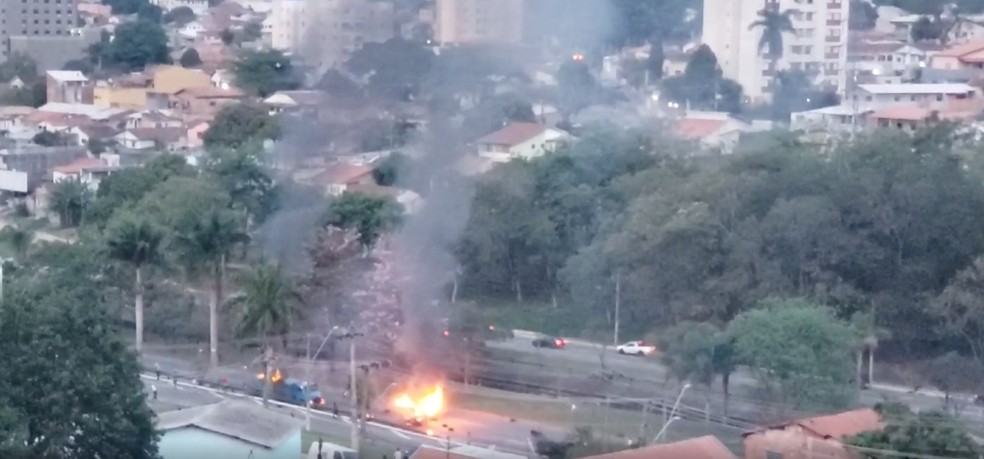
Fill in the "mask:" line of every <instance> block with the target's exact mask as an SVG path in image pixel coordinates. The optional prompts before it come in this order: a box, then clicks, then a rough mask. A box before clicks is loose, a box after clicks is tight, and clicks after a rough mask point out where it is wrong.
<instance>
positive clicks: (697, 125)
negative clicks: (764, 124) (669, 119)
mask: <svg viewBox="0 0 984 459" xmlns="http://www.w3.org/2000/svg"><path fill="white" fill-rule="evenodd" d="M751 130H752V126H751V125H749V124H747V123H745V122H742V121H739V120H737V119H735V118H733V117H732V116H731V115H729V114H727V113H720V112H698V111H691V112H687V114H686V115H685V116H683V117H682V118H680V119H678V120H677V121H676V122H675V123H674V124H673V126H672V132H673V133H674V135H676V136H677V137H678V138H680V139H683V140H693V141H696V142H699V143H700V144H701V145H702V146H705V147H708V148H720V149H721V150H722V151H724V152H730V151H731V150H732V149H733V148H734V146H735V145H737V144H738V140H739V138H740V137H741V134H742V133H743V132H748V131H751Z"/></svg>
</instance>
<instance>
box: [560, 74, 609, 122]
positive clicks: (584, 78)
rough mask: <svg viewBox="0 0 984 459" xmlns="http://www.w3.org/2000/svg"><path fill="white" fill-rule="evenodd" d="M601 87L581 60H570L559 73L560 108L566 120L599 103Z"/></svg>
mask: <svg viewBox="0 0 984 459" xmlns="http://www.w3.org/2000/svg"><path fill="white" fill-rule="evenodd" d="M598 91H599V85H598V81H597V80H595V78H594V76H593V75H591V70H590V69H589V68H588V65H587V64H586V63H585V62H584V61H581V60H569V61H565V62H564V63H562V64H561V65H560V69H559V70H558V71H557V93H558V94H557V97H558V100H557V102H558V108H559V109H560V111H561V112H562V113H563V114H564V116H565V119H566V118H568V117H571V116H573V115H575V114H577V112H579V111H581V109H583V108H585V107H587V106H589V105H591V104H593V103H595V102H597V100H598Z"/></svg>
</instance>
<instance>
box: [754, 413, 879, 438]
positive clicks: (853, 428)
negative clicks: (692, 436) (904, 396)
mask: <svg viewBox="0 0 984 459" xmlns="http://www.w3.org/2000/svg"><path fill="white" fill-rule="evenodd" d="M791 426H799V427H800V428H802V429H803V430H805V431H807V432H809V433H812V434H813V435H816V436H817V437H820V438H825V439H826V438H829V439H836V440H840V439H842V438H845V437H850V436H852V435H857V434H859V433H863V432H871V431H875V430H878V429H881V428H882V426H883V424H882V422H881V416H880V415H879V414H878V413H877V412H875V410H873V409H871V408H862V409H859V410H853V411H844V412H842V413H836V414H830V415H826V416H817V417H813V418H805V419H799V420H795V421H790V422H787V423H785V424H777V425H773V426H770V427H765V428H763V429H759V430H756V431H752V432H745V435H746V436H747V435H751V434H754V433H757V432H761V431H764V430H774V429H785V428H787V427H791Z"/></svg>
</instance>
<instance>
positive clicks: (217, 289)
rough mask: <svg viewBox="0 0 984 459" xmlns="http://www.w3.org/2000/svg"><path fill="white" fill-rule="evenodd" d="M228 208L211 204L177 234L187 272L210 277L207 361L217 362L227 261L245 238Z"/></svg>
mask: <svg viewBox="0 0 984 459" xmlns="http://www.w3.org/2000/svg"><path fill="white" fill-rule="evenodd" d="M239 228H241V224H240V223H239V222H237V221H236V219H235V217H234V216H233V215H232V214H231V213H230V211H228V210H226V209H223V208H212V209H211V210H209V211H207V212H205V213H203V214H201V217H200V218H198V219H197V220H196V221H194V222H192V223H191V224H190V225H188V226H186V227H184V228H182V229H181V232H180V233H179V234H178V235H177V244H178V247H180V252H181V259H182V262H183V263H184V265H185V267H186V269H187V270H188V271H189V272H193V273H194V272H204V273H207V274H206V275H207V276H208V277H209V278H211V281H212V291H211V295H210V296H209V302H208V328H209V361H210V363H211V366H212V367H213V368H215V367H217V366H218V365H219V304H221V303H222V301H223V299H222V294H223V286H224V284H225V269H226V261H227V259H228V256H229V253H230V252H231V251H232V249H233V248H234V247H235V246H236V245H238V244H241V243H244V242H246V241H247V239H248V237H247V236H246V235H245V234H243V233H242V232H241V231H240V229H239Z"/></svg>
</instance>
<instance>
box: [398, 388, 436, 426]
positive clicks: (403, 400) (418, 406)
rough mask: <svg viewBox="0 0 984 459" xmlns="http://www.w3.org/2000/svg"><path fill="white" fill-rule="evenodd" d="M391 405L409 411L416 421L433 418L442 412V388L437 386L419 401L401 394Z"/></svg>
mask: <svg viewBox="0 0 984 459" xmlns="http://www.w3.org/2000/svg"><path fill="white" fill-rule="evenodd" d="M393 405H394V406H396V407H397V408H402V409H404V410H409V411H410V412H411V413H412V414H413V417H414V418H417V419H422V418H433V417H436V416H437V415H438V414H440V413H441V411H443V410H444V388H442V387H441V386H437V387H435V388H434V390H432V391H431V392H430V393H428V394H425V395H424V396H423V397H421V398H420V399H419V400H414V399H413V398H411V397H410V395H409V394H406V393H403V394H400V396H399V397H397V398H396V399H395V400H393Z"/></svg>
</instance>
